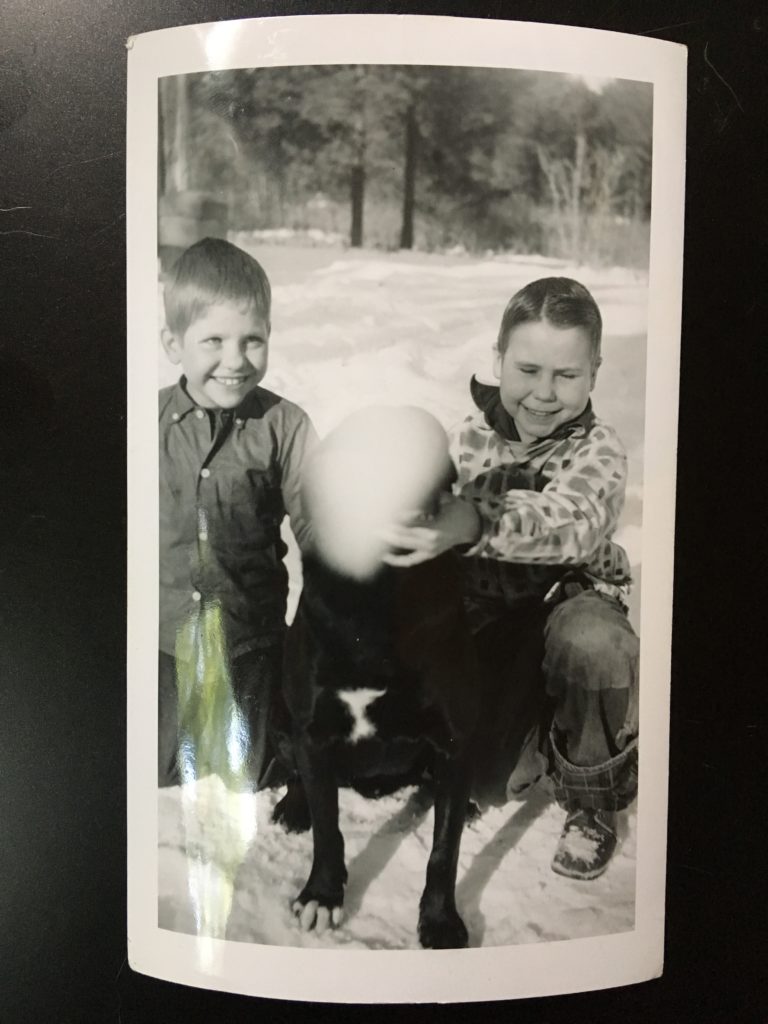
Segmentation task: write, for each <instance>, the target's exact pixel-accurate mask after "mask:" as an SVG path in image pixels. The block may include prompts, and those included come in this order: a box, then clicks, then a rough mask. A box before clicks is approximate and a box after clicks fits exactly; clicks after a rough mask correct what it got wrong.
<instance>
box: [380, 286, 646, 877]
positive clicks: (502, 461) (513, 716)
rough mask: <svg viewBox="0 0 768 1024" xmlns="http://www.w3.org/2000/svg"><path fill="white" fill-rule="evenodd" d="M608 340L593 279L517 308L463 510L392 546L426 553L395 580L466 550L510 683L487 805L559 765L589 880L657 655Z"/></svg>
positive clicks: (598, 864) (501, 340) (446, 508)
mask: <svg viewBox="0 0 768 1024" xmlns="http://www.w3.org/2000/svg"><path fill="white" fill-rule="evenodd" d="M601 332H602V319H601V316H600V311H599V309H598V306H597V304H596V303H595V300H594V299H593V298H592V296H591V294H590V293H589V292H588V291H587V289H586V288H584V287H583V286H582V285H581V284H579V283H578V282H576V281H573V280H570V279H569V278H557V277H550V278H544V279H542V280H539V281H534V282H533V283H531V284H529V285H527V286H526V287H525V288H523V289H521V290H520V291H519V292H517V293H516V294H515V295H514V296H513V297H512V299H511V300H510V302H509V304H508V305H507V308H506V310H505V312H504V315H503V317H502V321H501V328H500V330H499V335H498V341H497V345H496V349H495V375H496V377H497V379H498V381H499V384H498V386H490V385H485V384H481V383H480V382H479V381H477V380H476V379H473V381H472V385H471V390H472V397H473V399H474V402H475V405H476V407H477V408H476V409H475V411H473V412H472V413H471V414H470V415H469V416H468V417H467V418H466V419H465V420H464V422H463V423H462V424H461V426H460V427H459V428H458V429H457V430H456V431H455V432H454V434H453V437H452V450H453V456H454V460H455V463H456V469H457V472H458V483H457V485H456V496H455V497H453V498H448V499H447V500H446V501H445V503H444V505H443V507H442V510H441V513H440V514H439V516H438V517H437V518H436V519H435V520H433V522H431V523H429V524H426V525H418V524H416V523H411V522H405V523H403V524H400V525H398V526H396V527H393V528H392V530H391V531H388V534H387V539H388V541H389V542H390V543H391V544H392V545H393V547H397V548H400V549H406V550H407V551H410V553H409V554H404V555H403V554H400V555H398V554H392V555H390V556H388V559H387V560H388V561H389V562H390V563H391V564H394V565H409V564H415V563H416V562H418V561H421V560H424V559H426V558H431V557H434V556H435V555H436V554H438V553H439V552H441V551H444V550H446V549H448V548H451V547H459V548H462V546H463V548H462V550H463V552H464V555H465V558H464V559H463V564H464V565H465V569H466V584H467V604H468V607H469V611H470V614H471V617H472V620H473V623H474V631H475V634H476V639H477V647H478V652H479V654H480V658H481V661H482V663H483V666H484V670H485V675H486V678H488V679H489V680H490V679H491V678H492V677H495V678H497V679H498V678H500V677H501V678H504V679H506V680H508V685H507V686H504V687H502V688H501V689H502V699H501V701H500V702H499V700H498V699H496V703H495V704H494V703H491V706H487V707H486V721H485V725H484V728H483V729H482V730H481V733H480V737H479V739H480V742H479V743H478V755H477V764H476V793H477V795H478V797H479V799H480V800H481V801H491V802H492V801H497V802H498V801H500V800H503V799H504V798H505V797H509V796H512V795H515V794H517V793H519V792H521V791H522V790H523V789H524V788H525V786H526V784H527V783H530V781H532V780H533V778H535V776H536V774H538V773H539V772H540V771H541V768H542V767H546V766H547V764H548V765H549V768H550V771H551V774H552V777H553V779H554V784H555V794H556V797H557V799H558V802H559V803H560V804H561V806H562V807H563V808H564V809H565V811H566V819H565V825H564V828H563V831H562V834H561V836H560V840H559V842H558V845H557V848H556V850H555V853H554V859H553V862H552V867H553V869H554V870H555V871H557V872H558V873H560V874H564V875H567V876H569V877H572V878H581V879H589V878H595V877H597V876H598V875H600V874H601V873H602V872H603V871H604V870H605V868H606V867H607V865H608V863H609V861H610V858H611V856H612V854H613V852H614V849H615V847H616V842H617V830H616V812H617V811H619V810H621V809H623V808H625V807H626V806H628V804H629V803H630V802H631V801H632V800H633V799H634V797H635V795H636V789H637V731H638V711H637V708H638V703H637V699H638V694H637V678H638V646H639V645H638V639H637V636H636V635H635V633H634V632H633V630H632V628H631V626H630V624H629V622H628V620H627V615H626V607H625V605H624V601H623V595H624V594H625V593H626V587H627V586H628V584H629V583H630V566H629V560H628V558H627V555H626V553H625V551H624V550H623V549H622V548H621V547H620V546H619V545H617V544H616V543H615V542H614V541H613V539H612V538H613V533H614V531H615V529H616V525H617V523H618V519H619V515H620V513H621V510H622V506H623V502H624V490H625V483H626V471H627V470H626V455H625V452H624V449H623V447H622V444H621V442H620V440H619V438H618V436H617V435H616V432H615V431H614V430H613V429H612V428H611V427H610V426H608V425H607V424H605V423H603V422H601V421H600V420H598V419H597V417H596V416H595V414H594V412H593V410H592V406H591V403H590V392H591V391H592V388H593V387H594V384H595V378H596V375H597V371H598V368H599V366H600V341H601ZM498 690H499V687H498V686H496V687H494V686H492V685H489V686H488V691H489V694H492V693H494V692H498ZM537 763H538V764H539V765H540V767H539V768H538V769H537V768H536V767H535V766H536V764H537ZM532 766H533V768H532Z"/></svg>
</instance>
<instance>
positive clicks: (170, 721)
mask: <svg viewBox="0 0 768 1024" xmlns="http://www.w3.org/2000/svg"><path fill="white" fill-rule="evenodd" d="M164 301H165V312H166V327H165V329H164V330H163V333H162V342H163V347H164V349H165V351H166V354H167V355H168V358H169V359H170V360H171V362H173V363H175V364H178V365H180V366H181V369H182V376H181V378H180V379H179V381H178V383H177V384H175V385H173V386H171V387H167V388H163V389H162V390H161V391H160V394H159V412H160V425H159V441H160V653H159V728H158V734H159V735H158V739H159V744H158V782H159V784H160V785H173V784H175V783H177V782H179V781H186V780H188V779H193V778H195V777H197V776H199V775H201V774H204V773H207V772H210V771H215V772H217V773H218V774H220V775H221V776H222V778H224V780H225V781H227V782H228V783H230V784H232V785H236V786H238V787H240V786H242V785H244V784H245V785H263V784H264V781H265V771H266V770H267V768H268V767H269V753H268V744H267V717H268V714H269V709H270V704H271V696H272V693H273V692H274V689H275V688H276V687H277V686H279V682H280V671H281V664H282V649H283V638H284V633H285V628H286V626H285V613H286V600H287V592H288V573H287V570H286V567H285V564H284V562H283V559H284V556H285V554H286V551H287V548H286V546H285V544H284V542H283V540H282V539H281V536H280V525H281V522H282V520H283V518H284V516H285V514H286V512H287V513H288V515H289V517H290V522H291V527H292V530H293V533H294V535H295V536H296V539H297V541H298V543H299V546H300V547H302V548H303V547H305V546H306V544H307V541H308V528H307V525H306V524H305V523H304V522H303V521H302V517H301V511H300V502H299V480H300V475H301V471H302V466H303V463H304V458H305V453H306V452H307V450H308V446H310V445H311V444H312V442H313V441H314V439H315V433H314V429H313V427H312V424H311V422H310V420H309V417H308V416H307V415H306V413H305V412H303V410H301V409H300V408H299V407H298V406H296V405H294V404H293V403H292V402H289V401H287V400H286V399H284V398H281V397H280V396H279V395H276V394H273V393H272V392H271V391H267V390H266V389H264V388H262V387H260V386H259V385H260V382H261V380H262V378H263V377H264V374H265V373H266V370H267V356H268V346H269V335H270V310H271V290H270V285H269V281H268V279H267V276H266V274H265V273H264V270H263V269H262V267H261V266H260V264H259V263H258V262H257V261H256V260H255V259H253V258H252V257H251V256H249V255H248V254H247V253H245V252H243V251H242V250H241V249H238V248H237V247H236V246H234V245H232V244H230V243H229V242H226V241H224V240H222V239H214V238H205V239H203V240H202V241H200V242H198V243H196V244H195V245H193V246H191V247H190V248H189V249H187V250H186V251H185V252H184V253H183V254H182V255H181V257H180V258H179V260H178V261H177V263H176V264H175V265H174V267H173V268H172V269H171V271H170V273H169V275H168V278H167V281H166V284H165V293H164Z"/></svg>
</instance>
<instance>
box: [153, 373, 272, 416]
mask: <svg viewBox="0 0 768 1024" xmlns="http://www.w3.org/2000/svg"><path fill="white" fill-rule="evenodd" d="M186 383H187V378H186V377H184V376H181V377H179V379H178V381H177V382H176V386H175V387H174V389H173V391H172V392H171V401H170V413H171V418H172V419H173V420H175V421H177V422H178V421H179V420H183V419H184V417H185V416H188V415H189V413H191V412H195V410H197V409H202V408H203V406H202V405H198V404H197V402H195V400H194V399H193V398H190V397H189V395H188V394H187V389H186ZM262 406H263V402H262V399H261V389H260V388H252V389H251V390H250V391H249V392H248V394H247V395H246V396H245V398H244V399H243V401H242V402H241V403H240V405H239V406H237V408H236V409H233V410H232V412H233V413H234V415H235V417H237V418H239V419H240V420H247V419H249V418H251V417H254V416H256V417H258V416H259V415H260V414H262V413H263V411H264V410H263V408H262ZM203 411H204V412H206V413H211V412H215V413H219V412H220V410H213V409H204V410H203Z"/></svg>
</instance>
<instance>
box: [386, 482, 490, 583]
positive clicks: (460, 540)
mask: <svg viewBox="0 0 768 1024" xmlns="http://www.w3.org/2000/svg"><path fill="white" fill-rule="evenodd" d="M481 531H482V524H481V522H480V516H479V515H478V514H477V511H476V510H475V507H474V505H472V504H471V503H470V502H468V501H465V500H464V499H463V498H457V497H454V496H453V495H451V494H444V495H441V496H440V510H439V512H438V513H437V515H436V516H431V517H429V518H425V517H424V514H423V513H420V512H411V513H408V514H406V515H404V516H403V517H402V519H401V521H400V522H399V523H397V524H395V525H393V526H391V527H388V528H387V529H386V530H384V531H382V533H381V537H382V539H383V540H384V541H385V542H386V543H387V544H388V545H390V547H392V548H397V549H400V550H402V549H405V553H404V554H400V553H396V552H394V551H391V552H389V553H387V554H385V555H384V556H383V561H384V562H386V563H387V565H395V566H399V567H401V568H404V567H407V566H410V565H418V564H419V563H420V562H428V561H429V560H430V559H431V558H436V557H437V556H438V555H441V554H442V553H443V552H444V551H449V550H450V549H451V548H455V547H457V546H458V545H461V544H475V543H476V542H477V541H478V540H479V539H480V533H481Z"/></svg>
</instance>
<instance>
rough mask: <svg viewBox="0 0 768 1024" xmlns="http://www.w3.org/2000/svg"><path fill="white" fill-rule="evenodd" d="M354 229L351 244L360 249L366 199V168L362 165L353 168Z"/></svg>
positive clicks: (350, 238) (351, 234) (351, 233)
mask: <svg viewBox="0 0 768 1024" xmlns="http://www.w3.org/2000/svg"><path fill="white" fill-rule="evenodd" d="M351 184H352V190H351V198H352V229H351V231H350V237H349V242H350V245H351V246H352V247H353V248H357V249H359V248H360V247H361V246H362V244H363V201H364V198H365V166H364V165H363V164H362V163H359V164H355V165H354V166H353V167H352V179H351Z"/></svg>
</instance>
